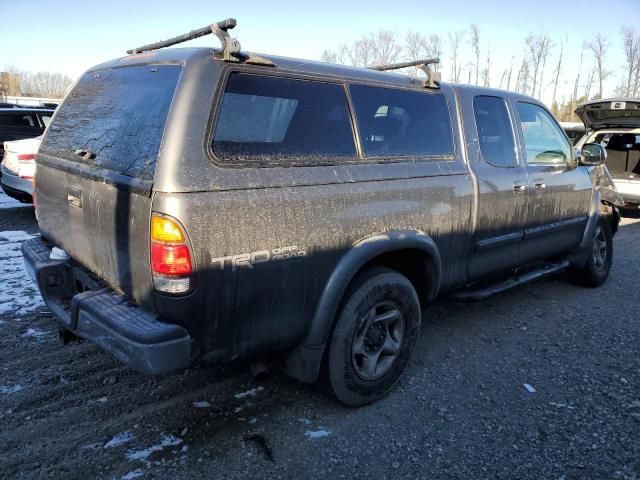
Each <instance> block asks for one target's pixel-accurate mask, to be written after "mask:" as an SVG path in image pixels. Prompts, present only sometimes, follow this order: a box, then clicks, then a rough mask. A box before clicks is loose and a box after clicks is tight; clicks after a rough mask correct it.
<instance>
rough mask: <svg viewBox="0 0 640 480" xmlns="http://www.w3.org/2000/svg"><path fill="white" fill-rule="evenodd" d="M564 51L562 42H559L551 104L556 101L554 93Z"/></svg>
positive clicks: (556, 88) (555, 93) (556, 89)
mask: <svg viewBox="0 0 640 480" xmlns="http://www.w3.org/2000/svg"><path fill="white" fill-rule="evenodd" d="M563 51H564V42H560V55H559V56H558V65H557V66H556V71H555V72H554V73H555V75H556V78H555V80H554V82H553V99H552V101H551V103H552V104H555V103H556V95H557V93H558V81H559V80H560V68H561V67H562V54H563Z"/></svg>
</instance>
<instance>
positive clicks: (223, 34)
mask: <svg viewBox="0 0 640 480" xmlns="http://www.w3.org/2000/svg"><path fill="white" fill-rule="evenodd" d="M237 23H238V22H236V19H235V18H227V19H226V20H222V21H220V22H216V23H212V24H211V25H207V26H206V27H202V28H198V29H196V30H191V31H190V32H189V33H185V34H183V35H178V36H177V37H172V38H169V39H167V40H160V41H159V42H154V43H149V44H147V45H143V46H141V47H136V48H132V49H130V50H127V53H128V54H129V55H135V54H137V53H142V52H149V51H151V50H158V49H160V48H164V47H170V46H172V45H177V44H178V43H183V42H188V41H189V40H193V39H196V38H200V37H203V36H205V35H209V34H214V35H215V36H216V37H218V40H220V43H221V44H222V60H224V61H225V62H244V63H251V64H255V65H265V66H270V67H273V66H275V64H274V63H273V62H272V61H271V60H268V59H266V58H262V57H258V56H257V55H252V54H249V55H244V54H242V53H241V52H240V42H238V40H236V39H235V38H233V37H231V36H230V35H229V32H228V31H227V30H231V29H232V28H234V27H235V26H236V25H237Z"/></svg>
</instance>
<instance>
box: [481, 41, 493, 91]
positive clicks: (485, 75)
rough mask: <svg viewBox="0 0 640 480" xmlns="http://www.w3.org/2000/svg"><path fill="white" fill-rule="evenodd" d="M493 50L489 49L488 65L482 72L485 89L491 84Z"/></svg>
mask: <svg viewBox="0 0 640 480" xmlns="http://www.w3.org/2000/svg"><path fill="white" fill-rule="evenodd" d="M490 76H491V50H489V49H488V48H487V64H486V66H485V67H484V70H483V71H482V83H483V85H484V86H485V87H488V86H489V84H490V83H491V78H490Z"/></svg>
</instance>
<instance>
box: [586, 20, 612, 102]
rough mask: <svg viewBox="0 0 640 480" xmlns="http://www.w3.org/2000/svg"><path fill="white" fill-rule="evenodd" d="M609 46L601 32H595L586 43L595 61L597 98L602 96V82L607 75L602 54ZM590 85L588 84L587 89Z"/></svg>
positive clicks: (604, 53) (603, 54)
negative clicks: (597, 87)
mask: <svg viewBox="0 0 640 480" xmlns="http://www.w3.org/2000/svg"><path fill="white" fill-rule="evenodd" d="M608 47H609V42H608V40H607V37H606V36H604V35H602V34H601V33H596V34H595V35H594V36H593V38H592V39H591V41H590V42H588V43H587V48H588V49H589V50H591V53H592V54H593V58H594V60H595V62H596V72H597V74H598V83H599V89H598V98H602V82H603V80H604V79H605V78H606V77H607V76H608V75H609V72H607V71H606V70H605V69H604V56H605V55H606V53H607V48H608ZM590 88H591V86H589V89H590Z"/></svg>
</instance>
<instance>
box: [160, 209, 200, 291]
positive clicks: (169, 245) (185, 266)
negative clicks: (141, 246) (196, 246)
mask: <svg viewBox="0 0 640 480" xmlns="http://www.w3.org/2000/svg"><path fill="white" fill-rule="evenodd" d="M151 272H152V274H153V286H154V288H155V289H156V290H157V291H159V292H162V293H169V294H174V295H179V294H185V293H188V292H189V291H191V287H192V274H193V264H192V261H191V249H190V247H189V244H188V240H187V236H186V234H185V232H184V229H183V228H182V226H181V225H180V224H179V223H178V221H177V220H174V219H173V218H171V217H168V216H166V215H160V214H157V213H154V214H152V215H151Z"/></svg>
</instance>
